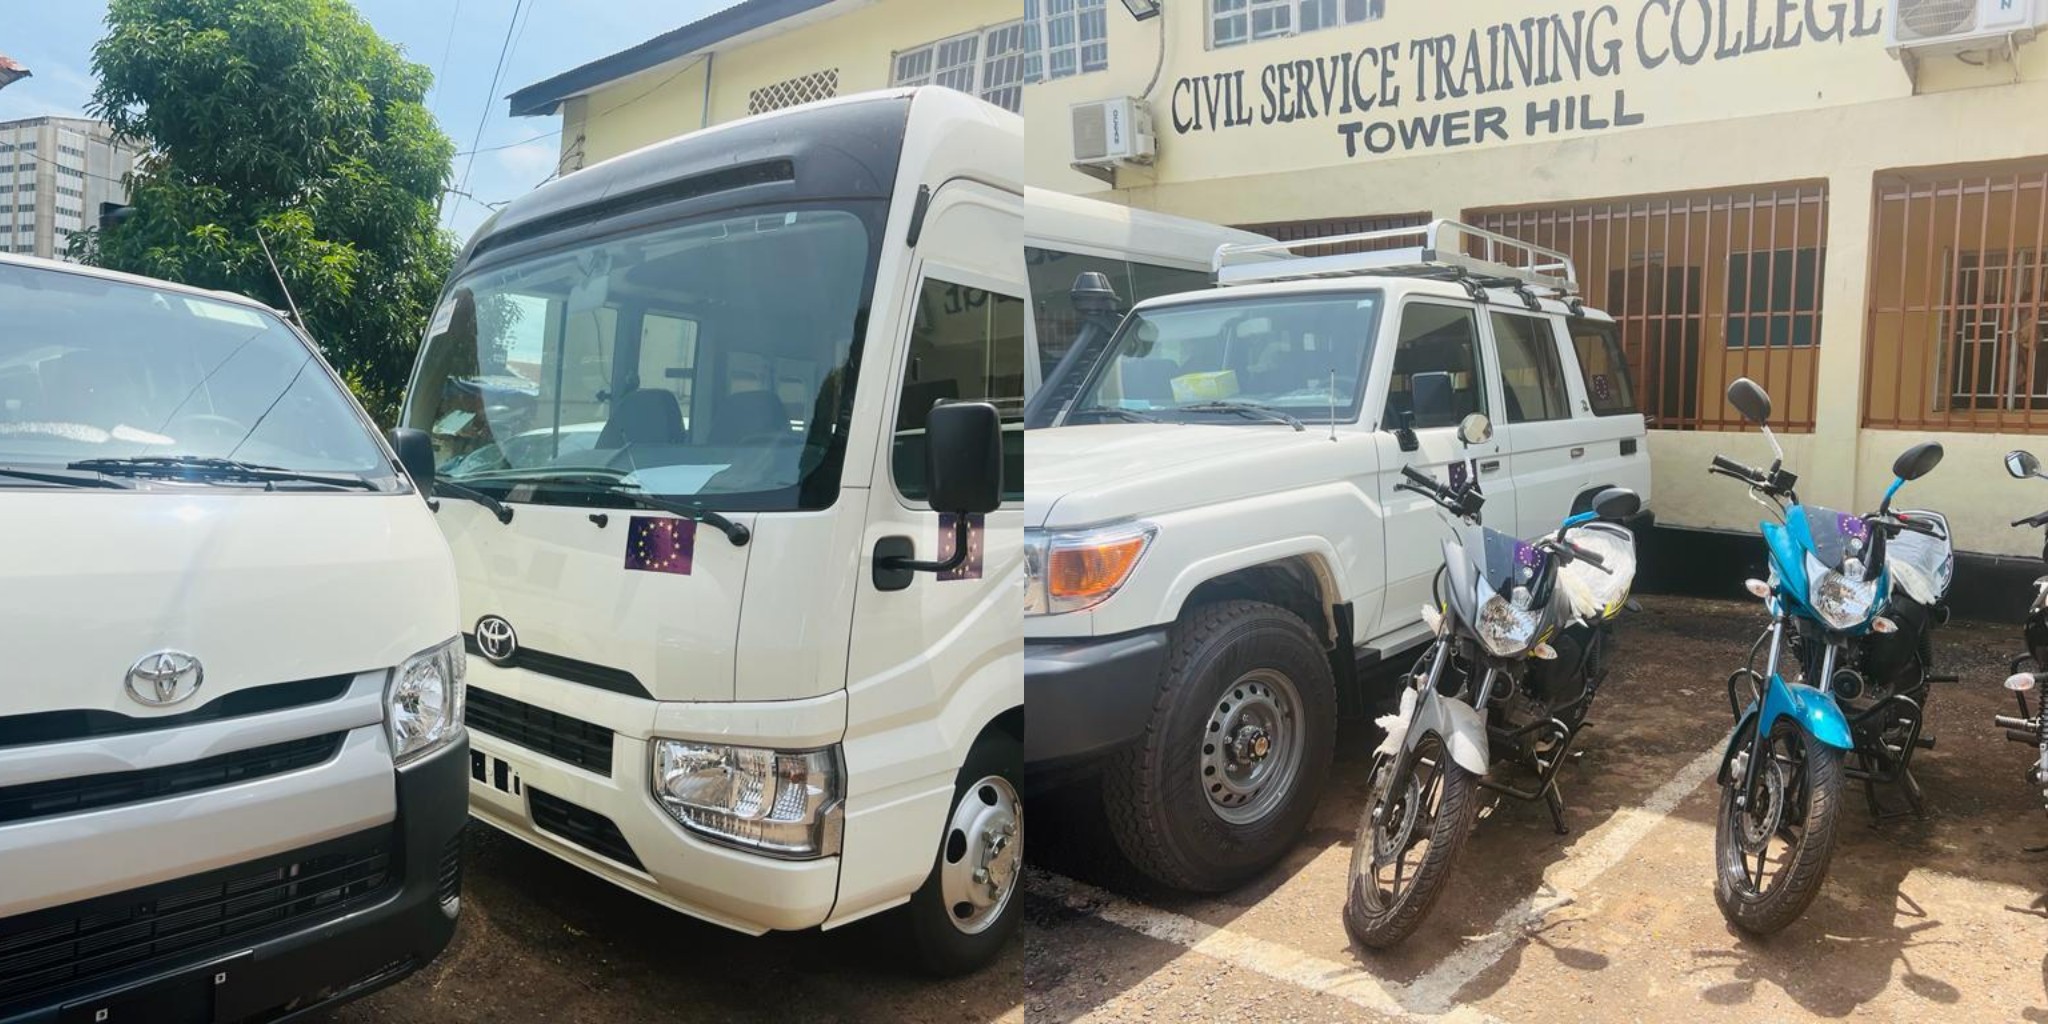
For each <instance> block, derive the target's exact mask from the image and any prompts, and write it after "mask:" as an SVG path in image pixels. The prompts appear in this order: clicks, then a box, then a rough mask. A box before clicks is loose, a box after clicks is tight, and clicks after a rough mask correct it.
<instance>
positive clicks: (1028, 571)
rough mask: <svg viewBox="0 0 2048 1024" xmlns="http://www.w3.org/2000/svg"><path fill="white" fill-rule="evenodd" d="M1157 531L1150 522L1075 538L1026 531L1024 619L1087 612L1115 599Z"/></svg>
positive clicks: (1042, 531)
mask: <svg viewBox="0 0 2048 1024" xmlns="http://www.w3.org/2000/svg"><path fill="white" fill-rule="evenodd" d="M1156 533H1158V530H1157V529H1156V528H1155V527H1153V526H1152V525H1151V524H1149V523H1137V524H1129V523H1126V524H1124V525H1121V526H1112V527H1106V528H1104V529H1100V530H1087V531H1083V532H1078V533H1051V532H1048V531H1044V530H1026V531H1025V534H1024V614H1026V615H1063V614H1066V613H1067V612H1078V611H1086V610H1087V609H1090V608H1093V607H1095V606H1096V605H1099V604H1101V603H1102V602H1104V601H1107V600H1109V599H1110V598H1111V597H1112V596H1114V595H1115V594H1116V592H1117V590H1119V589H1120V588H1122V587H1123V585H1124V582H1125V581H1127V580H1129V579H1130V578H1131V572H1132V571H1133V570H1135V569H1136V568H1137V567H1138V558H1139V556H1141V555H1143V554H1144V553H1145V549H1146V548H1147V547H1150V546H1151V544H1152V537H1153V535H1154V534H1156Z"/></svg>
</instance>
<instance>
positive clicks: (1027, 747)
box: [1024, 626, 1167, 779]
mask: <svg viewBox="0 0 2048 1024" xmlns="http://www.w3.org/2000/svg"><path fill="white" fill-rule="evenodd" d="M1166 638H1167V630H1166V627H1163V626H1162V627H1160V628H1157V629H1149V630H1143V631H1140V632H1136V633H1125V634H1123V635H1121V636H1113V637H1085V638H1078V639H1026V640H1025V641H1024V721H1025V722H1026V723H1027V724H1026V726H1025V729H1024V763H1025V765H1026V767H1027V769H1028V771H1029V772H1030V773H1031V775H1032V776H1033V777H1034V778H1035V779H1043V778H1046V777H1049V776H1054V775H1061V774H1069V773H1072V772H1074V771H1075V770H1077V769H1084V768H1085V767H1086V766H1087V765H1089V764H1091V763H1092V762H1094V761H1096V760H1099V759H1100V758H1101V757H1103V756H1104V755H1106V754H1109V753H1112V752H1114V751H1116V750H1117V749H1118V748H1120V747H1122V746H1124V745H1125V744H1127V743H1130V742H1131V741H1132V740H1135V739H1137V738H1138V736H1139V735H1140V734H1142V733H1143V732H1144V731H1145V723H1146V722H1147V721H1148V720H1149V719H1150V718H1151V717H1152V707H1153V704H1154V703H1155V702H1156V701H1157V700H1158V697H1159V674H1160V672H1161V671H1162V670H1164V669H1165V667H1166V644H1167V641H1166Z"/></svg>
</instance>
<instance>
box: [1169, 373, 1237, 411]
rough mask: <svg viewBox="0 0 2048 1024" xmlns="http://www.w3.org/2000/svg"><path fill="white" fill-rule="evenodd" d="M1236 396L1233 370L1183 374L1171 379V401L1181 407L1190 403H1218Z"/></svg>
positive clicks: (1235, 381)
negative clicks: (1179, 404)
mask: <svg viewBox="0 0 2048 1024" xmlns="http://www.w3.org/2000/svg"><path fill="white" fill-rule="evenodd" d="M1236 394H1237V371H1235V370H1218V371H1216V372H1214V373H1185V374H1182V375H1180V376H1178V377H1175V378H1174V379H1173V400H1174V401H1176V402H1179V403H1181V404H1183V405H1185V404H1188V403H1192V402H1220V401H1222V400H1223V399H1226V398H1231V397H1233V396H1235V395H1236Z"/></svg>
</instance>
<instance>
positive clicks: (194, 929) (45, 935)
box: [0, 828, 398, 1017]
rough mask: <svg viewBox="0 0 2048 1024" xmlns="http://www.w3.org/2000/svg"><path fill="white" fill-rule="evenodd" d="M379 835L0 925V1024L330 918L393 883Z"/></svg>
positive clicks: (388, 841)
mask: <svg viewBox="0 0 2048 1024" xmlns="http://www.w3.org/2000/svg"><path fill="white" fill-rule="evenodd" d="M393 861H394V855H393V848H392V833H391V830H390V829H389V828H380V829H375V830H372V831H369V832H362V833H358V834H356V835H353V836H349V837H346V838H343V839H337V840H334V841H333V842H329V843H323V844H321V845H319V846H314V847H309V848H307V849H303V850H299V851H297V852H294V853H288V854H283V855H280V856H276V857H269V858H265V859H264V860H261V861H255V862H251V863H249V864H244V865H240V866H237V867H231V868H224V869H221V870H219V871H212V872H208V873H206V874H203V875H194V876H192V877H189V878H183V879H179V880H176V881H171V882H164V883H161V884H158V885H152V886H147V887H144V888H141V889H132V890H129V891H128V892H124V893H117V894H115V895H112V896H101V897H97V898H94V899H90V900H84V901H81V902H78V903H71V904H66V905H64V906H61V907H52V908H50V909H48V910H37V911H31V912H29V913H27V914H22V915H20V916H18V917H10V918H0V1017H6V1016H8V1015H9V1011H10V1010H12V1009H19V1008H21V1005H22V1004H25V1003H27V1002H28V1001H29V1000H31V999H38V998H43V997H47V996H49V995H50V994H52V993H57V992H59V991H60V990H67V989H81V990H82V989H86V988H90V987H94V986H96V985H98V984H102V983H110V982H112V981H113V980H115V976H116V975H120V974H140V973H142V972H144V971H145V970H163V969H171V968H174V967H175V965H176V964H177V963H178V962H180V961H183V962H186V963H193V964H197V963H201V962H204V961H205V960H206V959H207V958H208V957H209V956H214V955H218V953H219V949H218V947H221V946H246V945H248V944H250V943H252V942H254V941H259V940H260V939H261V938H262V936H263V935H264V934H265V933H277V932H282V931H284V930H286V929H289V928H303V927H307V926H309V925H312V924H316V923H317V922H318V920H321V919H331V918H336V917H340V916H341V915H343V914H346V913H348V912H350V911H352V910H354V909H355V908H357V907H360V906H362V905H363V904H365V903H368V902H371V901H372V900H374V899H375V898H376V897H377V896H378V895H379V894H380V893H381V892H383V891H384V890H385V889H386V887H387V886H388V885H390V884H393V883H394V882H395V880H396V879H397V877H398V872H397V871H396V870H395V867H396V866H395V865H394V863H393Z"/></svg>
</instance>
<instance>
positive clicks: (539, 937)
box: [328, 823, 1024, 1024]
mask: <svg viewBox="0 0 2048 1024" xmlns="http://www.w3.org/2000/svg"><path fill="white" fill-rule="evenodd" d="M464 867H465V870H466V871H467V872H468V874H467V876H466V878H465V880H464V889H463V904H462V907H463V909H462V922H461V924H460V926H459V927H458V929H457V931H456V935H455V942H454V944H453V945H452V946H450V947H449V950H448V952H447V953H446V954H444V955H442V957H441V958H440V959H439V960H436V961H435V962H434V963H433V965H432V966H430V967H428V968H427V969H426V970H425V971H422V972H421V973H419V974H417V975H415V976H413V977H411V978H408V979H406V980H405V981H404V982H401V983H400V984H398V985H396V986H394V987H392V988H390V989H386V990H385V991H383V992H380V993H377V994H376V995H374V996H371V997H369V998H368V999H365V1000H362V1001H360V1002H357V1003H353V1004H350V1005H348V1006H346V1007H343V1008H342V1009H341V1010H339V1011H336V1012H335V1013H334V1014H332V1015H331V1016H330V1017H329V1018H328V1021H329V1022H330V1024H370V1022H379V1024H464V1022H470V1021H478V1022H484V1021H488V1022H493V1024H497V1022H504V1024H525V1022H546V1024H642V1022H657V1021H688V1022H690V1024H698V1022H711V1021H742V1022H750V1021H762V1022H767V1021H776V1022H781V1021H794V1020H802V1021H806V1022H812V1021H815V1022H820V1024H832V1022H854V1021H878V1022H879V1021H889V1022H897V1021H901V1022H906V1024H940V1022H944V1024H954V1022H960V1021H975V1022H980V1021H996V1020H1002V1021H1005V1022H1007V1024H1015V1022H1021V1021H1022V1020H1023V1019H1024V1018H1023V1010H1022V1008H1021V1006H1020V1000H1021V998H1022V995H1021V993H1022V989H1023V973H1022V968H1023V953H1022V950H1021V949H1018V948H1017V947H1015V946H1013V947H1012V948H1011V952H1010V953H1009V954H1008V955H1007V956H1006V957H1005V958H1004V959H1002V960H1000V961H998V962H996V963H995V964H994V965H992V966H990V967H989V968H988V969H987V970H985V971H983V972H982V973H980V974H978V975H976V976H974V977H971V978H966V979H962V980H957V981H949V982H941V983H935V982H932V981H930V980H928V979H926V978H923V977H920V976H916V975H911V974H907V973H905V972H904V971H903V970H901V969H900V968H898V967H896V966H895V965H894V964H893V963H892V961H891V958H890V955H889V954H890V951H891V950H892V949H893V948H895V945H896V938H895V935H894V933H893V932H892V931H891V930H890V929H888V928H887V927H885V926H883V925H881V924H872V923H871V924H857V925H852V926H849V927H847V928H845V929H841V930H839V931H835V932H831V933H829V934H821V933H811V934H782V935H770V936H767V937H764V938H759V939H752V938H747V937H746V936H743V935H738V934H735V933H733V932H729V931H726V930H725V929H722V928H717V927H713V926H711V925H707V924H702V923H699V922H697V921H695V920H693V919H691V918H688V917H684V916H683V915H681V914H676V913H672V912H670V911H668V910H666V909H663V908H661V907H658V906H656V905H654V904H652V903H649V902H647V901H646V900H643V899H641V898H639V897H638V896H634V895H632V894H631V893H628V892H626V891H625V890H622V889H619V888H616V887H614V886H612V885H611V884H609V883H607V882H603V881H600V880H599V879H597V878H595V877H593V876H591V875H588V874H585V873H583V872H581V871H578V870H576V869H575V868H572V867H570V866H568V865H567V864H564V863H562V862H561V861H558V860H556V859H554V858H553V857H550V856H547V855H546V854H543V853H541V852H539V851H538V850H535V849H533V848H532V847H529V846H527V845H526V844H524V843H521V842H519V841H518V840H516V839H512V838H509V837H507V836H504V835H501V834H499V833H497V832H495V831H493V830H492V829H490V828H489V827H488V826H484V825H479V824H475V823H472V824H471V825H470V834H469V849H468V857H467V859H466V860H465V862H464Z"/></svg>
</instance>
